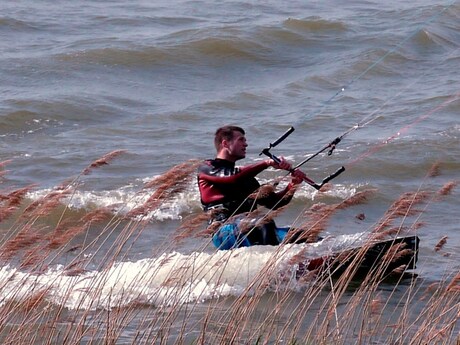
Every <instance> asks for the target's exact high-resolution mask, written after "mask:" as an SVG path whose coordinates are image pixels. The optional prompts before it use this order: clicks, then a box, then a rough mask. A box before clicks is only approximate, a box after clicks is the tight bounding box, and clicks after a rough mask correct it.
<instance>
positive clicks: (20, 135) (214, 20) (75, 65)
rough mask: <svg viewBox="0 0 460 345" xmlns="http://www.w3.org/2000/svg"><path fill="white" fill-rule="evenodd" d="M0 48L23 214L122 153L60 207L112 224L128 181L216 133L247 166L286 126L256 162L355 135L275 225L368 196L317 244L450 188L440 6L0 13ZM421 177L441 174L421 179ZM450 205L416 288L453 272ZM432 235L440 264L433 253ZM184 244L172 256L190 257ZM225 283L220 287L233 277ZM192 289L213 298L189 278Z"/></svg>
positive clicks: (455, 90)
mask: <svg viewBox="0 0 460 345" xmlns="http://www.w3.org/2000/svg"><path fill="white" fill-rule="evenodd" d="M0 34H1V37H2V39H1V40H0V51H1V52H2V54H1V55H0V66H1V68H0V79H1V80H2V86H1V88H0V138H1V145H0V161H4V160H11V162H10V163H9V164H7V166H6V169H7V170H8V171H9V172H8V173H7V174H6V175H5V176H4V178H3V181H2V186H1V187H2V190H4V191H8V190H12V189H13V188H19V187H23V186H27V185H30V184H32V183H36V184H38V186H37V187H36V188H35V189H34V191H33V192H31V193H30V194H29V195H28V198H29V199H30V200H35V199H36V198H38V197H39V196H40V195H43V194H44V193H46V192H47V191H48V190H49V189H50V188H53V187H55V186H57V185H59V184H60V183H61V182H62V181H64V180H66V179H68V178H69V177H74V176H76V175H77V174H78V173H79V172H80V171H81V170H82V169H84V168H85V167H86V166H87V165H88V164H89V163H91V162H92V161H93V160H95V159H97V158H99V157H101V156H103V155H104V154H106V153H108V152H110V151H112V150H114V149H121V150H126V151H127V153H125V154H123V155H122V156H120V157H118V158H117V159H116V160H114V161H113V162H112V163H111V164H110V166H105V167H102V168H101V169H98V170H96V171H94V172H93V173H92V174H91V175H89V176H85V177H84V178H83V179H82V181H83V184H82V185H81V186H80V188H79V189H78V192H77V193H76V194H75V195H74V196H73V197H72V199H71V201H70V205H71V206H72V208H73V211H72V212H75V214H80V213H82V214H84V213H85V212H88V211H90V210H94V209H95V208H97V207H100V206H110V207H112V208H113V209H115V210H118V211H119V212H123V213H126V212H128V211H129V210H131V209H133V208H134V207H135V206H137V205H139V204H140V203H142V202H143V201H144V200H146V198H148V193H144V192H140V191H141V189H142V186H143V184H144V182H145V181H147V180H149V179H150V178H152V177H153V176H157V175H159V174H162V173H163V172H165V171H166V170H168V169H169V168H171V167H172V166H174V165H176V164H179V163H182V162H183V161H185V160H187V159H190V158H200V159H201V158H210V157H212V156H213V155H214V150H213V145H212V140H213V133H214V130H215V129H216V128H217V127H218V126H221V125H223V124H227V123H232V124H238V125H241V126H243V127H244V128H245V129H246V130H247V137H248V140H249V154H248V158H247V159H246V161H245V162H243V163H249V162H251V161H254V160H257V159H260V157H259V156H258V153H259V152H260V151H261V149H263V148H264V147H266V146H267V145H268V144H269V143H270V142H273V141H274V140H275V139H276V138H277V137H278V136H280V135H281V134H282V133H283V132H284V131H285V130H286V129H287V128H289V126H294V127H295V129H296V130H295V131H294V133H293V134H291V136H290V137H289V138H288V139H286V141H285V142H283V143H282V144H281V145H280V146H278V147H277V148H276V149H274V150H273V151H274V153H276V154H278V155H283V156H285V157H287V158H289V159H290V160H291V161H293V162H295V163H298V162H300V161H301V160H303V159H304V158H305V157H308V156H309V155H310V154H313V153H315V152H316V151H318V150H320V149H322V148H323V147H324V146H325V145H326V144H328V143H329V142H330V141H331V140H333V139H334V138H336V137H337V136H339V135H341V134H343V133H345V132H346V131H348V130H350V129H351V128H353V126H355V125H357V124H360V125H364V126H363V127H362V128H359V129H357V130H354V131H351V132H350V133H349V135H347V136H346V137H345V138H344V139H343V141H342V142H341V143H340V144H339V146H338V147H337V149H336V151H335V152H334V154H333V155H332V156H327V155H320V156H319V157H317V158H315V159H314V160H312V161H311V162H309V163H307V164H306V165H305V166H304V167H303V168H304V170H305V171H306V172H307V173H308V174H309V175H310V176H311V177H312V178H313V179H315V180H321V179H322V178H323V177H324V176H326V175H328V174H329V173H331V172H333V171H335V170H336V169H337V168H338V167H340V166H341V165H344V166H345V167H346V169H347V170H346V172H345V173H344V174H342V175H341V176H340V177H338V178H337V179H336V180H334V187H333V188H332V189H331V190H330V191H328V192H326V193H322V194H318V193H316V192H314V190H313V189H312V188H311V187H309V186H306V185H304V186H302V189H301V190H300V191H299V192H298V193H297V195H296V197H295V199H294V201H293V203H292V204H291V207H290V208H289V210H288V211H287V212H286V213H285V214H284V215H281V216H280V218H281V219H280V220H279V222H280V223H290V222H291V221H292V219H294V218H295V217H296V216H298V215H299V214H300V213H301V212H302V211H303V210H304V209H305V208H306V207H309V206H311V205H313V204H314V203H316V202H326V203H328V202H337V201H339V200H343V199H344V198H346V197H348V196H351V195H353V194H354V193H356V192H357V191H360V190H364V189H369V188H370V189H376V190H377V192H376V194H375V195H374V197H372V198H371V199H370V200H369V201H368V203H367V204H366V205H361V206H357V207H356V208H354V209H353V210H350V211H348V212H345V213H344V214H342V215H340V216H338V217H337V219H335V220H333V221H332V223H331V226H330V229H329V231H328V235H347V234H353V233H357V232H361V231H366V230H369V229H370V228H371V227H372V225H373V224H374V223H375V222H376V221H377V220H378V219H379V218H380V217H381V216H382V215H383V214H384V212H385V210H386V209H387V208H388V206H389V205H390V204H391V203H392V202H393V201H394V200H395V199H397V198H398V197H399V196H400V195H401V193H403V192H408V191H414V190H418V189H422V190H430V191H437V190H439V189H440V188H441V187H442V186H443V185H444V184H445V183H448V182H450V181H453V180H458V178H459V176H460V175H459V171H460V153H459V143H460V139H459V138H460V123H459V113H460V99H459V98H460V72H459V71H460V68H459V66H460V50H459V45H460V5H459V3H458V2H456V1H438V2H436V3H434V2H432V1H425V0H420V1H415V2H410V3H400V2H398V1H387V2H385V3H382V2H375V1H349V2H347V3H346V4H344V3H342V2H336V1H325V2H304V1H289V2H288V3H286V2H279V1H270V0H269V1H258V2H246V1H232V2H224V3H222V2H219V1H172V2H170V1H154V2H151V1H138V2H135V3H133V2H127V1H123V0H114V1H109V2H98V1H92V0H87V1H73V2H65V3H60V4H58V5H57V4H56V3H55V2H53V1H21V2H16V1H4V2H2V3H1V4H0ZM437 162H439V163H440V171H441V174H440V175H439V176H437V177H436V178H427V177H426V176H427V172H428V171H429V169H430V167H431V166H432V165H433V164H434V163H437ZM276 176H277V175H276V173H275V172H267V173H266V174H264V175H263V176H262V180H263V181H267V180H270V179H271V178H273V177H276ZM459 204H460V203H459V191H458V189H455V190H454V191H453V193H452V194H450V195H447V196H445V197H444V198H442V200H440V201H432V202H429V203H428V205H427V206H426V208H425V212H424V213H423V214H422V215H421V216H420V219H417V220H418V221H421V222H423V223H424V224H425V225H424V227H422V228H421V229H419V230H418V232H417V234H418V236H419V237H420V239H421V253H420V256H419V258H420V261H419V269H418V270H417V271H418V273H419V275H420V276H421V277H422V278H423V279H427V280H428V281H431V280H436V279H441V278H442V277H444V276H446V275H451V274H453V273H455V272H458V270H459V267H460V266H459V264H458V262H459V253H460V236H459V231H458V230H459V228H458V209H459ZM199 212H200V208H199V196H198V193H197V189H196V187H195V186H194V185H191V186H190V187H189V189H188V190H187V191H186V192H185V193H183V194H180V195H179V196H178V197H177V198H176V199H174V200H173V201H172V202H171V203H170V204H167V205H166V206H165V207H163V208H162V209H161V210H158V211H156V212H154V213H152V214H151V215H150V223H149V225H148V226H147V229H146V230H145V231H144V232H143V233H142V235H140V240H139V241H137V242H136V241H135V242H134V243H133V244H132V247H131V248H130V251H129V258H128V259H130V260H131V261H132V262H134V265H138V266H139V267H143V266H144V265H145V261H144V260H153V262H155V260H156V259H158V255H160V254H159V253H158V250H157V247H158V246H159V245H161V244H162V243H164V241H165V240H167V239H168V237H170V236H171V235H172V233H173V231H174V229H175V228H177V226H179V224H180V221H181V219H183V218H185V217H187V216H190V215H194V214H198V213H199ZM358 213H364V214H365V215H366V219H365V220H364V221H358V220H357V219H356V218H355V217H354V215H356V214H358ZM55 217H58V214H56V215H55ZM414 221H415V220H413V219H410V220H408V221H407V222H408V223H409V224H411V223H412V222H414ZM5 233H6V230H5ZM90 236H94V237H95V236H96V234H95V233H93V234H90ZM443 236H448V241H447V244H446V246H445V247H444V249H443V253H444V254H445V255H442V253H436V252H435V251H434V249H433V248H434V246H435V245H436V243H438V241H439V240H440V239H441V238H442V237H443ZM109 243H110V242H109ZM201 243H202V240H198V239H195V240H190V241H187V242H186V244H184V245H183V246H182V247H179V248H175V250H177V252H178V253H181V254H178V255H196V254H193V253H196V252H200V251H201V250H202V248H201V247H202V246H201ZM104 245H107V246H109V244H107V243H104ZM259 250H261V251H262V253H261V254H260V255H262V256H263V255H264V253H265V252H264V250H263V249H257V248H254V249H251V251H252V253H249V254H248V255H255V254H257V253H258V251H259ZM204 251H205V252H208V253H209V252H212V248H210V247H208V248H205V249H204ZM153 253H154V254H153ZM190 253H192V254H190ZM267 255H269V254H267ZM243 256H244V255H243ZM100 260H102V258H99V259H98V258H96V259H95V261H96V262H97V261H100ZM242 260H243V259H242ZM125 261H127V260H125ZM122 262H123V260H122ZM132 262H126V263H125V264H126V265H133V263H132ZM120 265H122V266H123V265H124V264H123V263H121V264H120ZM96 266H97V265H96ZM96 266H95V267H94V268H93V269H94V272H93V273H94V274H96V273H97V271H96V270H97V267H96ZM210 267H211V266H210ZM53 269H57V270H59V268H58V267H54V268H53ZM3 270H4V273H5V270H7V271H6V274H7V275H8V274H9V273H11V272H12V271H11V270H13V268H5V267H4V268H3ZM250 272H252V271H251V270H249V271H248V272H244V274H245V275H246V276H248V275H250ZM233 273H234V276H233V281H236V278H237V277H238V276H239V275H240V274H241V272H238V271H237V270H235V271H233ZM126 279H128V280H129V277H126ZM195 283H196V284H198V282H195ZM234 284H236V283H234ZM199 289H203V290H204V291H206V293H205V295H206V296H208V297H209V298H212V296H213V293H216V290H214V289H215V286H213V285H212V284H209V285H206V280H204V287H203V286H201V285H200V287H199ZM200 291H201V292H200V293H199V294H198V296H200V298H201V297H202V296H203V291H202V290H200ZM225 291H226V292H225V293H224V294H228V295H232V294H236V295H238V291H239V290H238V288H237V287H236V285H234V286H230V287H229V288H228V289H227V290H225ZM219 292H221V290H219ZM148 294H149V292H148V291H147V292H145V295H146V296H148ZM146 300H148V298H147V297H146ZM152 304H155V303H152Z"/></svg>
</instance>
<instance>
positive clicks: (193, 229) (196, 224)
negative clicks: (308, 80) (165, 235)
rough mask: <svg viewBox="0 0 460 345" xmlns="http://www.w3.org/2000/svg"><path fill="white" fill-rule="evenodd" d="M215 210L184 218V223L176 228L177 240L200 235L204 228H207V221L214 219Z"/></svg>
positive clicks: (175, 238)
mask: <svg viewBox="0 0 460 345" xmlns="http://www.w3.org/2000/svg"><path fill="white" fill-rule="evenodd" d="M212 215H213V210H211V211H209V212H203V213H200V214H199V215H198V216H195V217H188V218H186V219H184V221H183V222H182V225H181V226H179V227H178V228H177V229H176V235H175V236H174V240H175V241H181V240H183V239H185V238H189V237H199V236H200V235H202V234H203V231H202V230H203V229H204V228H206V226H204V225H206V223H207V222H209V220H210V219H212Z"/></svg>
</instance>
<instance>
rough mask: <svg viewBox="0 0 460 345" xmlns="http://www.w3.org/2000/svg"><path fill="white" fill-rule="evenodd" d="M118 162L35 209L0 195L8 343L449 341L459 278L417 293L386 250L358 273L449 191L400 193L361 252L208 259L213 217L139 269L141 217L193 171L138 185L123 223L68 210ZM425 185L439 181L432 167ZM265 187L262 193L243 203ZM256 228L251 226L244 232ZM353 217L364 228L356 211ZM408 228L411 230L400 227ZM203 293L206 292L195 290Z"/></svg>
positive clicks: (321, 220)
mask: <svg viewBox="0 0 460 345" xmlns="http://www.w3.org/2000/svg"><path fill="white" fill-rule="evenodd" d="M121 153H122V151H113V152H112V153H110V154H107V155H105V156H103V157H102V158H100V159H98V160H95V161H94V162H93V163H91V164H89V165H88V167H86V168H85V169H84V170H83V171H82V173H80V174H79V175H78V176H77V178H73V179H71V180H69V181H65V182H63V183H62V184H61V185H59V186H58V187H56V188H54V189H53V190H51V191H50V192H49V193H47V195H45V196H43V197H41V198H39V199H37V200H36V201H34V202H30V201H28V200H27V194H28V192H29V191H31V190H32V189H33V188H36V186H26V187H24V188H20V189H17V190H14V191H7V192H3V193H0V222H1V224H2V225H3V226H4V232H3V236H2V239H1V244H0V250H1V251H0V259H1V261H2V267H1V269H0V341H1V342H2V343H3V344H57V343H59V344H82V343H85V344H86V343H87V344H154V343H155V344H371V343H379V344H456V343H457V344H458V341H459V333H458V332H459V327H460V325H459V319H460V303H459V301H460V273H459V272H458V269H457V270H455V269H454V270H453V273H452V272H451V273H446V274H445V277H444V278H443V279H442V280H440V281H436V282H432V283H430V284H425V283H424V282H423V280H421V279H419V278H417V276H416V275H408V274H407V272H406V267H404V266H401V265H398V264H397V262H398V260H399V259H400V258H401V257H402V256H413V255H414V253H412V252H411V250H410V249H408V248H407V247H406V246H405V245H404V244H400V243H394V244H393V245H392V246H391V247H390V249H389V250H388V251H387V253H386V254H385V255H384V257H383V258H382V260H381V262H380V264H379V265H375V266H373V267H371V269H370V270H369V272H368V273H366V274H365V275H364V276H360V275H359V272H360V271H359V267H360V265H361V264H362V263H363V261H364V260H365V258H366V251H367V250H368V249H369V248H371V247H372V245H373V244H374V243H375V240H376V239H379V238H388V237H390V238H394V237H395V236H399V235H400V234H401V233H405V232H415V233H421V231H422V230H421V229H422V226H423V224H424V222H422V221H420V219H419V217H420V215H421V214H422V213H423V212H426V211H427V205H429V204H430V203H431V202H440V201H442V198H441V197H446V196H448V195H450V194H451V193H452V191H453V190H454V188H455V187H456V185H457V183H456V182H450V183H447V184H446V185H444V186H443V187H441V188H440V189H439V190H438V191H437V192H432V191H423V190H417V191H415V192H407V193H404V194H403V195H401V196H400V197H399V198H398V199H397V200H395V202H394V203H393V204H392V205H390V207H389V208H388V210H387V211H386V212H385V213H384V214H383V215H382V218H381V219H380V220H379V221H378V222H377V223H376V224H374V225H373V226H372V228H370V229H368V230H369V236H368V237H366V238H363V239H361V242H360V246H358V247H356V248H351V249H350V248H347V249H345V250H342V251H340V252H334V253H332V255H325V254H324V253H322V254H321V255H319V256H315V255H314V254H315V252H314V250H313V249H312V248H314V246H312V245H309V244H292V243H286V244H282V245H280V246H277V247H274V248H265V252H263V251H262V253H263V254H260V253H259V252H258V251H251V250H250V249H244V248H243V249H238V250H229V251H214V250H213V249H210V247H209V246H208V244H209V241H208V240H206V239H205V240H203V238H202V237H206V238H209V237H210V236H211V235H212V234H213V233H214V231H215V230H216V228H217V227H218V226H221V225H222V224H221V223H220V222H214V223H212V224H211V225H210V226H208V227H207V224H208V221H209V219H210V218H212V217H213V214H212V212H209V213H201V212H200V213H198V212H192V214H191V215H190V216H189V217H186V218H184V220H183V221H182V223H181V224H180V225H179V226H178V227H177V229H176V231H175V233H173V234H171V235H172V236H171V237H170V238H168V239H166V240H165V241H164V242H163V243H161V245H158V246H157V247H155V248H149V249H148V254H146V255H145V254H143V258H142V259H139V258H138V257H136V255H137V254H138V253H137V252H135V251H134V249H133V248H135V247H134V246H135V245H140V247H142V248H143V246H142V241H143V239H144V238H145V237H144V236H147V237H148V236H150V234H149V233H148V231H150V230H151V227H150V225H149V222H148V221H147V217H146V216H147V215H148V213H149V212H152V211H155V210H156V209H158V208H161V207H164V205H165V204H166V202H168V201H170V200H171V199H173V198H174V197H176V196H178V194H180V193H184V192H187V191H189V190H190V187H189V186H190V183H192V181H193V178H194V171H195V169H196V166H197V161H195V160H192V161H188V162H185V163H184V164H180V165H177V166H175V167H174V168H173V169H171V170H170V171H168V172H166V173H165V174H163V175H161V176H158V177H156V178H155V179H153V180H151V181H149V182H147V183H146V184H145V186H144V189H143V191H142V192H143V193H145V192H149V193H151V196H150V197H149V198H147V200H146V201H145V202H144V203H143V204H142V205H140V206H139V207H137V208H135V209H133V210H132V211H131V212H127V215H126V216H125V215H124V214H121V213H118V212H117V211H116V210H113V209H111V208H100V209H95V210H91V211H78V212H76V211H73V210H70V209H69V208H68V206H67V203H68V202H70V201H71V199H72V197H73V195H74V193H75V192H76V190H77V189H78V188H79V185H80V182H81V179H84V178H85V176H86V175H87V174H89V173H91V171H92V170H93V169H97V168H100V167H102V166H105V165H107V164H108V163H109V162H111V161H112V160H113V159H115V158H116V157H118V156H119V155H120V154H121ZM2 166H3V165H2V163H0V168H1V167H2ZM428 175H429V176H432V177H434V176H438V175H439V169H438V168H437V170H436V171H433V172H429V174H428ZM272 190H273V187H272V186H270V185H267V186H263V187H262V188H261V189H260V190H258V191H257V192H256V194H254V195H253V196H252V197H254V198H258V197H264V196H265V195H267V193H269V192H271V191H272ZM375 193H376V191H375V190H365V191H361V192H359V193H356V194H355V195H354V196H352V197H350V198H348V199H346V200H343V201H342V202H338V203H335V204H329V205H325V204H315V205H313V206H312V207H310V208H307V209H306V210H305V211H304V212H303V213H302V214H300V215H299V216H298V218H297V220H296V221H297V222H298V224H300V225H299V226H295V227H294V228H293V229H292V231H291V235H292V236H293V234H296V236H298V237H297V238H296V239H301V240H302V241H306V242H313V241H314V240H316V239H317V236H318V235H320V234H322V233H323V232H324V230H325V229H327V227H328V224H329V222H330V220H331V218H332V217H335V216H337V213H338V212H339V211H341V210H344V209H348V208H353V207H355V206H357V205H362V204H364V203H366V202H369V200H371V198H372V197H373V195H375ZM423 206H424V207H425V208H420V207H423ZM285 211H286V209H285V208H279V209H277V210H268V211H266V212H265V213H263V212H262V211H260V210H258V211H257V212H254V213H250V214H248V215H247V218H246V220H243V221H242V222H243V224H242V227H243V229H244V231H245V232H250V231H251V230H252V229H253V228H254V225H261V224H264V223H265V222H268V221H271V220H272V219H274V218H275V217H277V216H279V215H280V214H281V213H282V212H285ZM254 217H257V218H258V219H259V221H258V222H259V223H256V224H254V222H252V221H249V220H250V219H252V218H254ZM356 217H357V218H358V219H360V220H364V219H365V215H364V214H363V213H361V214H358V215H357V216H356ZM409 217H415V218H416V219H415V220H414V221H412V222H409ZM401 219H402V221H401V222H400V223H396V222H397V221H398V220H401ZM245 221H246V223H247V224H246V226H245V225H244V222H245ZM355 221H356V219H355ZM408 223H410V224H408ZM184 239H189V240H190V241H191V242H192V243H194V242H193V241H194V240H195V241H196V242H195V243H197V244H196V246H197V248H196V250H192V253H187V254H182V253H180V252H179V251H177V250H176V249H177V248H178V246H180V245H181V242H182V241H183V240H184ZM291 240H292V238H291ZM447 240H448V237H447V236H444V237H442V238H441V239H439V241H438V243H437V244H436V245H435V247H434V249H433V252H434V253H436V254H435V255H440V254H442V253H443V251H444V248H446V247H449V245H450V242H449V243H448V242H447ZM324 241H325V242H326V243H327V241H328V238H326V239H324ZM287 242H289V241H287ZM267 253H269V254H267ZM329 254H331V253H329ZM262 258H264V259H263V260H264V261H261V260H262ZM235 262H236V264H235ZM122 263H123V264H122ZM130 263H133V264H134V263H136V265H135V266H134V265H132V267H131V266H130ZM345 263H346V265H345ZM422 264H423V263H422ZM133 267H135V268H133ZM245 268H254V270H255V271H254V272H251V273H250V274H249V273H248V272H249V270H244V269H245ZM229 270H234V271H237V272H241V276H240V278H241V286H239V285H238V282H234V281H229V280H228V279H229V276H228V271H229ZM242 272H246V275H243V273H242ZM233 276H235V274H234V273H233ZM243 281H244V283H243ZM211 284H213V285H214V286H215V287H216V289H215V291H214V294H215V295H209V289H205V288H204V287H206V286H209V285H211ZM229 286H233V289H236V287H237V286H239V290H238V291H235V294H234V296H233V297H222V296H221V295H220V294H219V292H222V293H223V292H224V291H227V292H228V290H229V289H231V288H230V287H229ZM227 296H228V295H227Z"/></svg>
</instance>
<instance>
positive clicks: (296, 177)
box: [291, 169, 310, 184]
mask: <svg viewBox="0 0 460 345" xmlns="http://www.w3.org/2000/svg"><path fill="white" fill-rule="evenodd" d="M291 176H292V179H291V182H292V183H293V184H299V183H302V182H303V181H309V180H310V179H309V178H308V177H307V175H305V173H304V172H303V171H301V170H299V169H295V170H294V171H292V172H291Z"/></svg>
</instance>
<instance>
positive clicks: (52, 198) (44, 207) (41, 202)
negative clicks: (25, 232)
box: [22, 186, 75, 218]
mask: <svg viewBox="0 0 460 345" xmlns="http://www.w3.org/2000/svg"><path fill="white" fill-rule="evenodd" d="M74 191H75V188H74V187H71V186H67V187H66V188H63V187H62V186H58V187H57V188H54V189H53V190H52V191H51V192H49V193H47V194H46V195H44V196H42V197H40V198H39V199H37V200H35V201H34V202H32V203H31V204H30V205H28V206H27V207H26V208H25V210H24V212H23V215H22V217H23V218H28V217H31V216H32V214H33V215H34V216H46V215H48V214H50V212H51V211H52V210H54V209H55V208H56V207H58V206H59V205H62V199H64V198H66V197H68V196H69V195H71V194H72V193H73V192H74Z"/></svg>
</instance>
